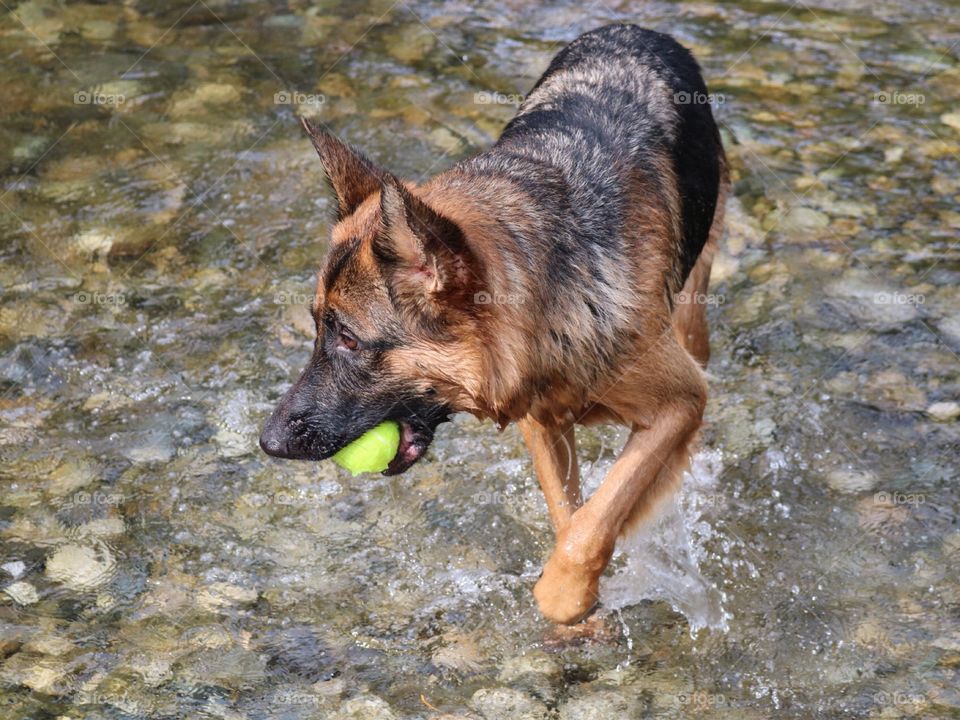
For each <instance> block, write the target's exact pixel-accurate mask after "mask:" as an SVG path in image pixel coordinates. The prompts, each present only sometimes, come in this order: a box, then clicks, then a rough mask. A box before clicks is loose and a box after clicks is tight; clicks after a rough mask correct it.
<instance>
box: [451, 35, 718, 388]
mask: <svg viewBox="0 0 960 720" xmlns="http://www.w3.org/2000/svg"><path fill="white" fill-rule="evenodd" d="M723 163H724V160H723V149H722V146H721V143H720V137H719V133H718V131H717V127H716V124H715V122H714V119H713V116H712V113H711V108H710V105H709V103H708V101H707V88H706V85H705V84H704V81H703V79H702V77H701V74H700V69H699V67H698V65H697V63H696V61H695V60H694V58H693V56H692V55H691V54H690V53H689V52H688V51H687V50H686V49H685V48H683V47H682V46H681V45H680V44H678V43H677V42H676V41H675V40H673V39H672V38H670V37H669V36H667V35H663V34H661V33H657V32H654V31H651V30H645V29H641V28H639V27H636V26H633V25H612V26H608V27H604V28H600V29H598V30H595V31H593V32H590V33H587V34H585V35H582V36H580V37H579V38H577V39H576V40H575V41H574V42H573V43H571V44H570V45H569V46H567V47H566V48H565V49H564V50H563V51H561V52H560V53H559V54H558V55H557V56H556V58H555V59H554V60H553V62H552V63H551V64H550V67H549V68H548V69H547V71H546V73H545V74H544V75H543V77H542V78H541V79H540V80H539V82H538V83H537V84H536V86H535V87H534V88H533V90H532V91H531V92H530V94H529V95H528V96H527V98H526V100H525V101H524V103H523V104H522V106H521V107H520V110H519V112H518V114H517V116H516V117H515V118H514V119H513V120H512V121H511V122H510V123H509V125H507V127H506V128H505V130H504V132H503V134H502V135H501V137H500V139H499V140H498V141H497V142H496V143H495V144H494V145H493V146H492V147H491V148H490V149H489V150H487V151H486V152H483V153H481V154H479V155H477V156H476V157H473V158H471V159H469V160H466V161H465V162H463V163H461V164H460V165H459V166H458V167H457V168H456V170H455V174H465V175H468V176H471V177H473V178H474V179H476V178H477V176H484V177H486V178H492V179H496V180H497V181H502V180H504V179H507V180H509V182H510V183H511V184H512V186H513V188H514V192H513V195H514V196H517V197H519V196H522V197H523V198H524V200H522V201H519V200H518V201H517V203H516V204H515V205H513V206H508V207H504V203H503V202H502V199H501V198H500V197H498V198H496V199H495V198H494V197H493V196H491V198H490V203H489V206H490V207H491V208H492V209H493V212H499V213H500V214H499V215H498V216H497V218H496V219H497V221H498V222H499V223H500V225H501V226H502V227H506V228H509V229H510V230H511V235H512V238H511V239H510V241H509V242H508V243H507V244H508V245H509V246H510V247H506V248H505V247H504V246H503V245H502V244H501V246H500V247H499V248H498V252H499V254H500V255H501V256H508V257H512V258H513V261H514V263H515V265H514V267H512V268H510V269H509V270H510V271H511V273H512V274H513V275H514V276H516V275H519V274H522V273H530V274H532V275H533V276H534V277H535V278H536V281H535V282H530V283H526V284H525V285H526V286H527V288H529V292H528V293H527V294H528V295H529V296H531V297H532V300H533V302H534V303H535V306H536V307H537V308H542V309H543V311H542V313H541V314H539V315H538V316H537V318H536V321H537V323H538V327H539V330H540V333H541V337H542V338H543V342H542V343H540V344H539V345H538V347H537V348H536V354H537V357H536V358H532V359H531V361H532V362H533V363H534V364H537V363H542V364H543V367H544V371H545V374H550V371H551V370H553V371H554V372H555V371H556V370H557V368H563V372H564V373H566V374H568V375H582V373H584V372H585V370H586V369H590V370H593V371H599V376H602V375H603V373H604V372H605V371H610V370H613V369H614V368H615V366H616V365H617V364H618V362H621V361H622V359H623V351H624V349H625V348H633V347H634V346H635V340H638V339H639V340H640V341H641V342H644V341H646V340H648V339H649V336H650V333H651V332H654V330H652V329H653V328H655V327H657V326H661V327H662V326H663V324H664V322H665V319H664V318H665V314H668V313H669V311H670V308H671V306H672V302H673V297H674V295H676V294H677V293H680V291H681V289H683V288H684V283H685V282H686V281H687V279H688V277H689V278H690V279H691V280H694V278H693V277H691V273H693V271H694V268H695V267H696V266H697V260H698V258H700V257H701V254H702V253H703V251H704V247H705V246H706V245H707V242H708V239H709V235H710V228H711V226H712V224H713V221H714V215H715V211H716V209H717V204H718V197H719V196H720V190H719V188H720V185H721V179H722V176H723V175H724V168H723ZM517 206H522V207H523V208H524V209H523V212H522V213H518V212H516V207H517ZM500 208H502V209H500ZM521 215H522V219H521V218H520V217H519V216H521ZM717 225H719V223H718V224H717ZM704 254H705V255H708V254H709V253H704ZM703 264H705V265H706V268H705V272H702V271H698V272H696V273H694V275H696V276H697V277H696V284H697V287H698V288H700V287H702V288H703V289H704V290H705V282H706V279H707V276H708V275H709V259H707V260H706V262H705V263H703ZM543 278H546V280H547V282H541V280H542V279H543ZM538 295H539V296H538ZM651 299H654V300H655V301H656V304H657V305H659V307H656V308H654V307H653V303H651ZM661 301H662V302H661ZM699 315H700V314H698V317H697V318H692V319H691V322H699ZM682 324H684V325H689V324H691V323H682ZM704 330H705V326H704ZM704 343H705V340H704V341H703V342H700V343H694V344H699V345H703V344H704ZM690 349H691V351H692V352H694V354H695V355H698V353H697V352H696V351H695V350H694V349H693V348H692V346H691V348H690ZM628 352H632V349H631V350H628ZM698 359H700V360H701V361H704V358H703V357H699V356H698ZM599 376H598V377H599ZM570 379H571V380H574V378H573V377H571V378H570ZM596 379H597V377H595V378H593V380H596ZM543 380H544V382H545V383H546V382H550V383H554V379H549V378H544V379H543ZM575 382H578V383H580V384H581V385H584V384H589V383H590V382H591V379H590V378H586V377H580V378H578V379H576V380H575Z"/></svg>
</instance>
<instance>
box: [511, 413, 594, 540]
mask: <svg viewBox="0 0 960 720" xmlns="http://www.w3.org/2000/svg"><path fill="white" fill-rule="evenodd" d="M518 424H519V425H520V432H522V433H523V439H524V440H525V441H526V443H527V449H528V450H529V451H530V457H531V458H532V459H533V470H534V472H535V473H536V475H537V481H538V482H539V483H540V489H541V490H543V496H544V498H545V499H546V501H547V510H548V512H549V513H550V520H551V522H552V523H553V529H554V530H555V531H556V532H557V533H559V532H560V531H561V530H562V529H563V528H564V527H566V525H567V522H568V521H569V520H570V517H571V516H572V515H573V513H574V511H575V510H576V509H577V508H578V507H580V504H581V502H582V500H581V497H580V469H579V466H578V465H577V451H576V444H575V443H576V440H575V439H574V435H573V424H572V423H567V424H565V425H563V426H560V425H556V424H544V423H542V422H540V421H539V420H537V419H535V418H534V417H533V416H532V415H527V416H526V417H525V418H523V419H522V420H521V421H520V422H519V423H518Z"/></svg>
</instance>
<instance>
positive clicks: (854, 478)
mask: <svg viewBox="0 0 960 720" xmlns="http://www.w3.org/2000/svg"><path fill="white" fill-rule="evenodd" d="M827 484H828V485H829V486H830V487H832V488H833V489H834V490H836V491H837V492H841V493H851V494H852V493H859V492H866V491H867V490H872V489H873V488H874V487H876V484H877V476H876V475H874V474H873V473H871V472H867V471H866V470H847V469H840V470H831V471H830V472H829V473H827Z"/></svg>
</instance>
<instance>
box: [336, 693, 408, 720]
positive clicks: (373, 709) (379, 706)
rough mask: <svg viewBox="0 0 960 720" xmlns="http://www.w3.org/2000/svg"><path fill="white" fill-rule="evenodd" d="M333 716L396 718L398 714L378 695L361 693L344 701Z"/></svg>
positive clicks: (340, 718) (345, 719) (338, 718)
mask: <svg viewBox="0 0 960 720" xmlns="http://www.w3.org/2000/svg"><path fill="white" fill-rule="evenodd" d="M333 717H334V718H336V720H394V718H396V717H397V716H396V715H395V714H394V712H393V710H391V709H390V705H388V704H387V702H386V701H385V700H383V699H381V698H378V697H377V696H376V695H359V696H357V697H354V698H350V699H349V700H347V701H346V702H345V703H343V704H342V705H341V706H340V709H339V710H338V711H337V713H336V714H335V715H334V716H333Z"/></svg>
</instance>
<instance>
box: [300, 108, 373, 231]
mask: <svg viewBox="0 0 960 720" xmlns="http://www.w3.org/2000/svg"><path fill="white" fill-rule="evenodd" d="M300 124H301V125H303V129H304V130H306V131H307V135H309V136H310V140H311V142H313V147H314V148H316V150H317V154H318V155H319V156H320V162H322V163H323V168H324V170H326V173H327V178H328V179H329V180H330V185H331V186H332V187H333V191H334V193H336V195H337V219H338V220H342V219H343V218H345V217H347V216H348V215H350V214H352V213H353V211H354V210H356V209H357V206H358V205H359V204H360V203H362V202H363V201H364V200H366V199H367V198H368V197H370V196H371V195H372V194H373V193H375V192H376V191H377V190H379V189H380V182H381V179H382V178H383V177H384V176H385V175H386V172H385V171H384V170H382V169H381V168H379V167H377V165H375V164H374V163H373V162H372V161H371V160H369V159H368V158H366V157H365V156H364V155H363V154H362V153H361V152H359V151H357V150H354V149H353V148H352V147H350V146H349V145H347V144H346V143H344V142H342V141H341V140H340V139H338V138H337V137H336V136H334V135H332V134H330V133H329V132H327V131H326V130H324V129H322V128H320V127H317V126H316V125H314V124H313V123H311V122H310V121H309V120H307V119H306V118H301V119H300Z"/></svg>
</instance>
